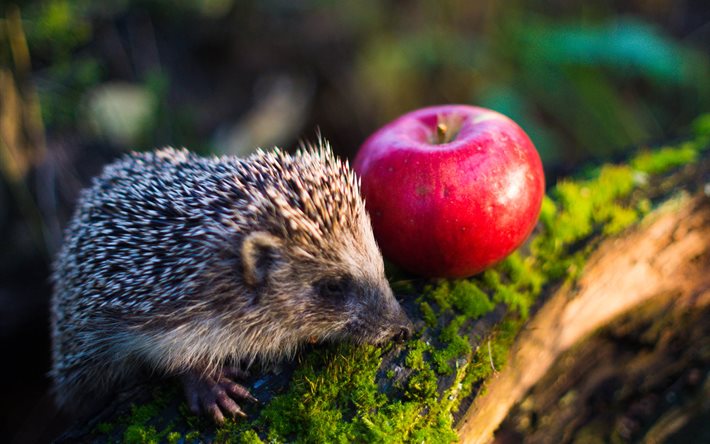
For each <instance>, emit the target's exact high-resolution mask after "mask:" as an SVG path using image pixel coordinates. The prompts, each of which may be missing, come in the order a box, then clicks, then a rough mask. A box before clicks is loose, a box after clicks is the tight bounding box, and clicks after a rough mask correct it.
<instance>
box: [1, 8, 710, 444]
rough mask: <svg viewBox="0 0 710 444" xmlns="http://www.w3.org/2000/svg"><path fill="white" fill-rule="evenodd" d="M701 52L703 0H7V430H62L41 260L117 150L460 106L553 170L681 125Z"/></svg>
mask: <svg viewBox="0 0 710 444" xmlns="http://www.w3.org/2000/svg"><path fill="white" fill-rule="evenodd" d="M709 54H710V5H708V3H707V1H705V0H685V1H673V0H627V1H610V0H594V1H592V0H565V1H563V0H552V1H520V0H519V1H515V0H513V1H506V2H500V1H493V0H481V1H476V2H472V1H463V0H460V1H456V0H445V1H433V0H429V1H427V0H414V1H406V2H405V1H375V0H359V1H343V2H336V1H332V0H310V1H292V0H261V1H257V0H252V1H237V0H173V1H167V0H114V1H111V2H92V1H88V0H48V1H16V2H6V1H0V245H1V246H2V247H1V248H0V346H1V347H2V348H1V349H0V361H2V362H5V363H6V364H5V365H3V366H2V371H3V375H2V381H3V388H2V392H3V394H2V401H0V418H1V419H0V421H2V424H1V426H2V427H3V428H4V429H6V430H7V433H3V434H2V436H10V437H13V436H14V437H15V438H14V442H42V441H45V440H47V439H49V438H50V437H51V436H52V435H53V434H54V433H56V432H57V431H58V430H61V428H62V426H63V425H62V423H61V420H60V419H57V418H56V417H55V414H54V412H53V410H52V407H51V400H50V399H49V398H48V396H47V394H46V390H47V386H48V380H47V379H46V377H45V373H46V371H47V370H48V368H49V339H48V321H47V319H48V308H47V304H48V298H49V294H50V286H49V283H48V275H49V273H50V271H49V264H50V261H51V257H52V255H53V254H54V252H55V251H56V249H57V248H58V246H59V245H60V244H61V229H62V227H63V226H64V224H65V222H66V220H67V218H68V217H69V215H70V214H71V211H72V205H73V203H74V201H75V199H76V197H77V193H78V191H79V190H80V189H81V188H82V187H83V186H85V185H86V184H88V182H89V180H90V177H91V176H92V175H94V174H96V173H98V172H99V171H100V168H101V166H102V165H104V164H105V163H107V162H109V161H110V160H112V159H113V158H115V157H116V156H118V155H120V154H121V153H122V152H125V151H127V150H129V149H136V150H147V149H150V148H153V147H157V146H165V145H173V146H187V147H189V148H190V149H192V150H194V151H198V152H202V153H208V152H213V153H234V154H239V155H244V154H247V153H249V152H250V151H251V150H253V149H254V148H255V147H258V146H261V147H265V148H268V147H271V146H273V145H279V146H281V147H283V148H286V149H293V148H295V147H296V146H297V144H298V142H299V141H300V140H309V139H314V137H315V134H316V132H317V131H318V129H320V131H321V132H322V134H323V135H324V136H325V137H326V138H328V139H330V140H331V141H332V142H333V144H334V148H335V150H336V152H338V153H339V154H340V155H342V156H345V157H350V158H352V157H353V156H354V153H355V152H356V150H357V148H358V146H359V145H360V144H361V143H362V142H363V141H364V139H365V138H366V137H367V135H368V134H370V133H371V132H373V131H374V130H375V129H377V128H378V127H379V126H381V125H383V124H384V123H386V122H387V121H389V120H391V119H393V118H394V117H396V116H398V115H399V114H402V113H404V112H406V111H409V110H412V109H414V108H418V107H421V106H425V105H432V104H439V103H468V104H476V105H481V106H485V107H489V108H492V109H494V110H497V111H500V112H502V113H504V114H506V115H508V116H510V117H512V118H513V119H514V120H516V121H517V122H518V123H519V124H520V125H521V126H522V127H523V128H524V129H525V130H526V131H527V132H528V134H529V135H530V136H531V138H532V139H533V141H534V143H535V145H536V146H537V148H538V150H539V151H540V154H541V156H542V158H543V163H544V165H545V168H546V174H547V181H548V184H554V183H555V181H556V179H557V178H558V177H560V176H563V175H567V174H569V173H571V172H574V171H579V169H580V168H581V166H582V165H589V164H592V163H597V162H602V161H609V160H617V159H623V157H624V155H625V153H627V152H628V151H629V150H631V149H635V148H637V147H639V146H644V145H654V144H659V143H662V142H665V141H668V140H673V139H674V138H676V137H679V136H681V135H682V134H683V133H684V132H685V131H686V129H687V127H688V125H689V124H690V122H691V121H692V120H693V118H694V117H696V116H697V115H698V114H700V113H701V112H703V111H708V110H710V82H709V81H708V80H709V79H710V57H709ZM38 417H39V418H45V420H44V421H37V418H38Z"/></svg>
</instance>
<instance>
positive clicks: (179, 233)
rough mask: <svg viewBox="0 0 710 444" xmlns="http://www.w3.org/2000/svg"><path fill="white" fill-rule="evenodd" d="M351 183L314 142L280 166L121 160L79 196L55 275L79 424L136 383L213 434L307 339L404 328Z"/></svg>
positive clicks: (66, 382) (60, 338)
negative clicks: (169, 383)
mask: <svg viewBox="0 0 710 444" xmlns="http://www.w3.org/2000/svg"><path fill="white" fill-rule="evenodd" d="M359 188H360V185H359V181H358V179H357V178H356V176H355V174H354V173H353V172H352V170H351V169H350V167H349V166H348V163H347V162H344V161H341V160H340V159H339V158H337V157H336V156H335V155H334V154H333V152H332V149H331V148H330V145H329V144H328V143H327V142H324V141H319V143H317V144H315V145H309V146H304V147H301V149H300V150H299V151H298V152H297V153H296V154H293V155H290V154H287V153H285V152H283V151H280V150H278V149H274V150H272V151H268V152H265V151H262V150H258V151H257V152H256V153H255V154H253V155H251V156H249V157H246V158H237V157H232V156H224V157H209V158H208V157H201V156H198V155H196V154H193V153H190V152H189V151H187V150H185V149H174V148H163V149H159V150H157V151H153V152H149V153H130V154H127V155H125V156H124V157H123V158H121V159H119V160H118V161H116V162H115V163H113V164H110V165H108V166H106V167H105V168H104V170H103V172H102V173H101V175H100V176H98V177H96V178H94V180H93V182H92V185H91V186H90V187H89V188H87V189H85V190H84V191H82V193H81V195H80V198H79V202H78V206H77V209H76V211H75V213H74V215H73V217H72V219H71V220H70V222H69V225H68V227H67V229H66V232H65V239H64V244H63V246H62V248H61V250H60V252H59V254H58V256H57V258H56V260H55V262H54V264H53V274H52V281H53V286H54V292H53V296H52V302H51V324H52V326H51V334H52V348H53V350H52V355H53V356H52V358H53V363H52V369H51V371H50V376H51V378H52V380H53V391H54V395H55V398H56V401H57V404H58V406H59V407H60V408H61V409H63V410H65V411H67V412H70V413H73V414H74V415H77V416H81V415H85V414H87V413H91V412H93V411H96V410H97V409H98V408H99V407H100V406H102V405H104V404H106V403H107V402H109V401H110V399H111V397H112V396H113V395H115V394H116V393H117V392H118V391H119V390H120V389H121V388H125V387H126V386H127V385H128V384H129V383H135V382H136V381H140V380H142V378H145V377H146V375H151V374H159V375H164V376H166V377H170V376H175V377H178V378H179V379H180V380H181V381H182V384H183V386H184V389H185V395H186V397H187V404H188V406H189V408H190V410H191V411H193V412H194V413H196V414H203V415H206V416H211V417H212V418H213V419H214V421H216V422H217V423H221V422H223V421H224V419H225V417H227V416H229V417H234V416H236V415H241V416H244V412H243V410H242V408H241V407H240V405H239V404H238V403H237V401H238V400H239V401H240V402H241V400H249V401H256V398H254V397H253V396H252V395H251V394H250V393H249V391H248V390H247V388H246V387H245V386H243V385H241V384H239V383H238V382H237V381H239V379H240V377H241V376H243V375H244V374H245V371H247V370H248V369H249V368H250V367H251V365H252V364H253V363H255V362H260V363H262V364H265V365H267V366H268V365H270V364H274V363H277V362H279V361H280V360H283V359H288V358H292V357H293V356H294V354H295V353H296V351H297V350H299V348H301V347H302V346H303V345H304V344H306V343H316V342H325V341H350V342H353V343H371V344H380V343H383V342H386V341H388V340H391V339H402V338H406V337H409V336H410V335H411V333H412V323H411V322H410V320H409V319H408V317H407V315H406V314H405V312H404V310H403V309H402V307H401V305H400V304H399V303H398V301H397V300H396V299H395V297H394V295H393V293H392V290H391V288H390V286H389V283H388V281H387V279H386V277H385V272H384V263H383V258H382V255H381V253H380V251H379V249H378V247H377V244H376V242H375V238H374V235H373V232H372V228H371V225H370V220H369V217H368V214H367V213H366V210H365V205H364V201H363V199H362V198H361V196H360V190H359Z"/></svg>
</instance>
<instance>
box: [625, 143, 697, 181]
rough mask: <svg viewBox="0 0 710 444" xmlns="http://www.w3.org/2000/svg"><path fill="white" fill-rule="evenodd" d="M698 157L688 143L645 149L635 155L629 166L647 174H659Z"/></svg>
mask: <svg viewBox="0 0 710 444" xmlns="http://www.w3.org/2000/svg"><path fill="white" fill-rule="evenodd" d="M697 158H698V151H697V150H696V149H695V148H694V147H693V146H691V145H689V144H683V145H681V146H680V147H664V148H661V149H658V150H653V151H646V152H643V153H641V154H639V155H638V156H636V157H635V158H634V159H633V160H632V162H631V166H632V167H633V168H634V169H635V170H638V171H641V172H644V173H648V174H661V173H664V172H666V171H668V170H669V169H671V168H674V167H678V166H681V165H685V164H687V163H690V162H693V161H694V160H695V159H697Z"/></svg>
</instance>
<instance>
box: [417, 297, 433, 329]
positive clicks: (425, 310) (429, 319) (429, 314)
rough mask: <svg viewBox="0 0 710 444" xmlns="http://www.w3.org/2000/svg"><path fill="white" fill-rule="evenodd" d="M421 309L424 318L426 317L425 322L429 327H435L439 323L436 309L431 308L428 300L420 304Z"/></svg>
mask: <svg viewBox="0 0 710 444" xmlns="http://www.w3.org/2000/svg"><path fill="white" fill-rule="evenodd" d="M419 310H420V311H421V313H422V319H424V322H426V324H427V325H428V326H429V327H435V326H436V323H437V317H436V313H434V309H433V308H431V305H429V303H428V302H426V301H424V302H421V303H420V304H419Z"/></svg>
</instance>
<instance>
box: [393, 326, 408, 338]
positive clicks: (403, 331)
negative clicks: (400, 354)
mask: <svg viewBox="0 0 710 444" xmlns="http://www.w3.org/2000/svg"><path fill="white" fill-rule="evenodd" d="M412 330H413V328H412V326H411V325H402V326H401V327H400V328H399V331H398V332H397V334H395V335H394V340H395V341H397V342H402V341H406V340H407V339H409V338H411V337H412Z"/></svg>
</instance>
